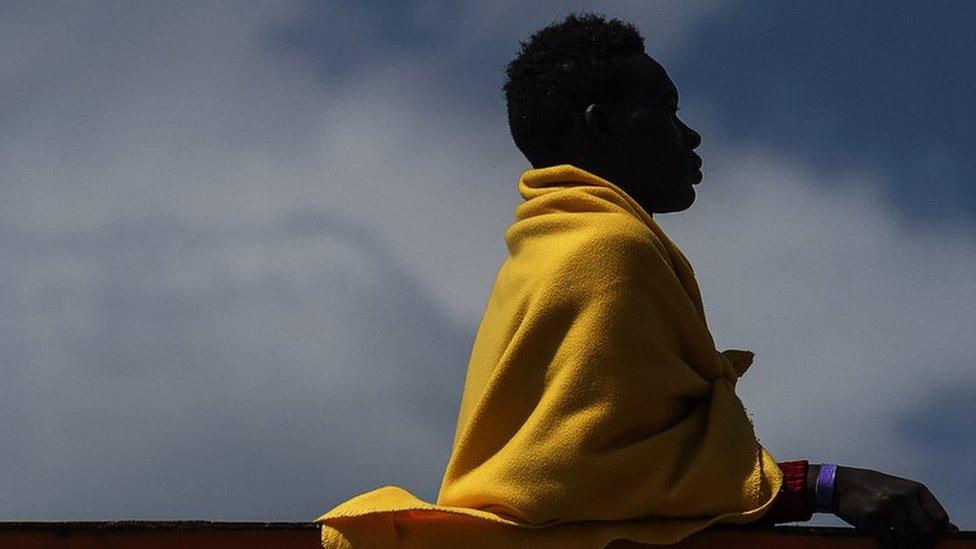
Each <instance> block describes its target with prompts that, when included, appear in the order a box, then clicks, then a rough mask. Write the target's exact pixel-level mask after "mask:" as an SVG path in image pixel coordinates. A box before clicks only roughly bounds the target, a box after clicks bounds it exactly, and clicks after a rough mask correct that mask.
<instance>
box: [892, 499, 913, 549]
mask: <svg viewBox="0 0 976 549" xmlns="http://www.w3.org/2000/svg"><path fill="white" fill-rule="evenodd" d="M888 520H889V524H890V525H891V528H892V532H893V534H894V537H895V540H894V541H895V547H897V548H898V549H903V548H904V549H909V548H914V547H915V544H916V543H917V542H918V533H917V532H915V527H914V526H912V521H911V520H910V519H909V518H908V515H906V514H905V511H903V510H902V508H901V505H897V504H896V505H892V506H891V507H890V508H889V510H888Z"/></svg>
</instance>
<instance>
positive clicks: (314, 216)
mask: <svg viewBox="0 0 976 549" xmlns="http://www.w3.org/2000/svg"><path fill="white" fill-rule="evenodd" d="M28 243H29V244H28ZM4 244H5V245H4V248H3V249H2V250H0V251H2V253H3V254H4V256H5V257H8V258H12V257H15V258H16V259H18V261H16V262H15V263H14V266H10V263H7V265H8V267H7V268H5V271H6V272H5V273H4V274H5V275H7V278H6V280H7V281H8V282H7V284H6V288H7V291H6V292H5V293H4V294H3V297H4V299H3V308H4V310H6V311H16V312H17V313H18V314H17V316H15V317H13V316H10V315H8V316H6V317H5V320H6V322H5V324H6V325H5V326H4V329H5V330H4V345H3V347H2V349H3V358H4V359H5V360H3V364H4V366H5V371H4V380H5V382H4V384H3V388H2V393H3V395H2V399H0V400H2V403H3V404H2V408H3V417H4V421H3V422H2V423H0V424H2V425H3V427H4V433H3V434H4V436H5V439H6V441H7V444H6V445H5V448H6V450H5V451H4V454H5V467H4V468H3V470H2V471H0V473H2V475H3V482H2V484H3V486H4V488H3V493H2V498H0V515H2V516H4V517H7V518H17V517H20V518H34V519H41V518H50V519H57V518H72V519H81V518H101V519H109V518H127V517H144V518H145V517H156V518H178V517H185V518H192V517H197V518H234V519H248V518H250V519H274V518H278V519H292V520H294V519H299V518H303V517H304V518H311V515H313V514H314V513H315V512H316V511H317V510H319V509H322V508H324V507H328V506H330V505H331V504H334V499H335V498H337V497H340V496H348V495H352V494H353V493H356V492H358V491H362V490H365V489H367V488H369V487H377V486H380V485H382V484H386V483H399V484H401V485H405V486H409V487H411V488H412V489H414V490H416V491H417V492H418V493H419V494H422V495H423V496H425V497H433V492H432V491H433V490H434V489H436V486H437V483H438V481H439V476H437V473H436V472H437V471H439V470H440V469H441V468H442V467H443V465H444V464H445V463H446V459H447V455H448V453H449V451H450V442H451V437H452V435H453V427H454V416H453V414H452V413H448V412H450V411H456V408H457V406H458V398H459V395H460V388H461V382H462V380H463V374H464V370H465V367H466V364H467V353H468V351H469V348H470V347H469V346H470V342H471V338H472V337H473V334H471V333H469V332H467V331H465V330H462V329H460V328H459V327H457V326H456V325H454V324H453V323H452V322H451V321H450V320H449V319H448V317H447V316H446V314H445V313H444V311H442V310H440V309H439V307H438V306H436V305H434V303H433V302H432V301H431V300H430V299H428V298H427V297H426V296H424V295H423V292H422V291H421V290H420V289H419V288H418V287H417V286H416V285H415V284H414V283H413V282H412V281H411V278H410V276H408V275H406V274H405V273H404V272H403V271H402V269H401V268H400V267H399V266H398V265H397V264H396V262H395V261H394V260H393V259H391V257H390V256H389V255H388V254H387V253H386V252H385V250H384V249H383V245H382V244H381V243H379V242H377V240H376V239H375V238H374V237H373V236H371V235H370V233H369V230H368V229H366V228H363V227H360V226H357V225H356V224H355V223H353V222H351V221H349V220H343V219H339V218H337V217H335V216H330V215H326V214H323V213H320V212H301V213H298V214H296V215H293V216H288V217H286V218H284V219H282V220H281V221H280V222H276V223H272V224H268V225H256V226H243V227H237V228H230V229H227V228H225V229H223V230H221V231H207V230H200V229H191V228H188V227H186V226H185V225H183V224H181V223H179V222H178V221H173V220H167V219H164V218H159V219H155V220H147V219H142V220H140V221H139V222H137V223H133V222H118V223H113V224H110V225H108V226H107V227H105V228H104V229H103V230H101V231H98V232H93V233H87V234H86V233H75V234H70V235H56V236H53V237H47V238H38V237H36V236H32V235H26V234H20V235H18V234H16V233H15V232H14V231H9V230H8V231H6V238H5V243H4ZM18 250H19V251H18ZM15 320H16V321H15ZM28 368H29V369H28ZM117 494H128V495H126V496H124V497H123V498H122V499H121V500H119V499H116V498H115V497H114V496H113V495H117Z"/></svg>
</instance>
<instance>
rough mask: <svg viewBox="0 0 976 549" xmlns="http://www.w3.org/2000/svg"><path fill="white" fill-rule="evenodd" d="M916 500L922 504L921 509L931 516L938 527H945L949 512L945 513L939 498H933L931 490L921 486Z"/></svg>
mask: <svg viewBox="0 0 976 549" xmlns="http://www.w3.org/2000/svg"><path fill="white" fill-rule="evenodd" d="M918 500H919V502H921V504H922V509H925V512H926V513H927V514H928V515H929V516H930V517H932V522H934V523H935V525H936V526H938V527H940V528H945V526H946V524H948V523H949V513H946V510H945V508H944V507H942V504H941V503H939V500H937V499H935V496H933V495H932V492H930V491H929V489H928V488H925V487H923V488H922V490H921V491H920V492H919V494H918Z"/></svg>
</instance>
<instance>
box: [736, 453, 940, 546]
mask: <svg viewBox="0 0 976 549" xmlns="http://www.w3.org/2000/svg"><path fill="white" fill-rule="evenodd" d="M778 465H779V466H780V469H781V470H782V471H783V477H784V478H783V487H782V488H781V489H780V492H779V494H778V495H777V497H776V499H775V500H774V501H773V506H772V508H771V509H770V510H769V512H767V513H766V514H765V515H764V516H763V517H762V518H761V519H760V520H758V521H756V522H755V523H754V524H755V525H757V526H772V525H773V524H778V523H783V522H797V521H806V520H809V519H810V518H811V516H812V513H813V512H814V509H815V508H816V505H815V498H816V487H817V477H818V475H819V474H820V464H819V463H816V464H811V463H808V462H806V461H805V460H799V461H787V462H782V463H779V464H778ZM826 512H830V513H833V514H834V515H835V516H837V517H838V518H840V519H841V520H843V521H845V522H847V523H848V524H850V525H852V526H854V527H855V528H857V529H858V530H861V531H863V532H866V533H868V534H871V535H873V536H875V537H876V538H877V539H878V540H879V541H880V542H881V544H882V546H899V547H901V546H909V547H932V546H934V545H936V544H937V543H939V542H940V541H941V540H942V538H943V537H944V536H945V533H946V532H952V531H958V530H959V528H957V527H956V526H955V525H954V524H952V523H951V522H949V515H948V513H946V510H945V509H944V508H943V507H942V505H941V504H940V503H939V501H938V500H937V499H936V498H935V496H934V495H932V492H930V491H929V489H928V488H927V487H926V486H925V485H924V484H922V483H920V482H916V481H913V480H909V479H905V478H900V477H895V476H891V475H886V474H884V473H880V472H878V471H873V470H870V469H859V468H856V467H841V466H838V467H837V473H836V477H835V479H834V498H833V501H832V502H831V508H830V510H828V511H826Z"/></svg>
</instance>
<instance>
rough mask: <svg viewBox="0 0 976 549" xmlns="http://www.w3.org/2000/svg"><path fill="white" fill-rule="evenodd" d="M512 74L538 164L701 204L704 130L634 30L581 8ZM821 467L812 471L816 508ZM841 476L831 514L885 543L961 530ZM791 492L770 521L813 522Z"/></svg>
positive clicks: (870, 478)
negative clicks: (681, 112) (687, 116)
mask: <svg viewBox="0 0 976 549" xmlns="http://www.w3.org/2000/svg"><path fill="white" fill-rule="evenodd" d="M508 76H509V80H508V82H506V84H505V91H506V92H507V99H508V109H509V124H510V128H511V131H512V136H513V138H514V140H515V143H516V145H517V146H518V148H519V149H520V150H521V151H522V153H523V154H524V155H525V156H526V158H527V159H528V160H529V162H530V163H531V164H532V166H533V167H534V168H543V167H546V166H553V165H559V164H571V165H573V166H576V167H578V168H581V169H583V170H586V171H588V172H590V173H593V174H596V175H598V176H600V177H602V178H604V179H606V180H608V181H610V182H612V183H614V184H616V185H617V186H618V187H620V188H621V189H623V190H624V191H626V192H627V194H629V195H630V196H631V197H632V198H633V199H634V200H636V201H637V202H638V203H639V204H640V205H641V206H642V207H643V208H644V210H646V211H647V213H648V214H650V215H653V213H664V212H678V211H682V210H685V209H687V208H689V207H691V205H692V204H693V203H694V201H695V185H697V184H698V183H700V182H701V181H702V172H701V167H702V159H701V157H699V156H698V155H697V154H696V153H695V152H694V150H695V149H696V148H697V147H698V146H699V145H700V144H701V136H700V135H699V134H698V133H697V132H696V131H695V130H693V129H692V128H690V127H689V126H688V125H687V124H685V123H684V122H682V121H681V119H680V118H679V116H678V114H677V111H678V91H677V88H676V87H675V85H674V83H673V82H672V81H671V79H670V78H669V77H668V74H667V71H666V70H665V69H664V67H662V66H661V65H660V64H659V63H658V62H657V61H655V60H654V59H652V58H651V57H650V56H649V55H647V54H646V53H645V52H644V50H643V38H641V37H640V35H639V33H638V31H637V29H636V28H634V27H633V26H632V25H630V24H627V23H624V22H621V21H618V20H610V21H606V20H605V19H604V18H603V17H601V16H598V15H595V14H584V15H575V14H571V15H570V16H569V17H567V18H566V19H565V20H564V21H563V22H561V23H560V24H557V25H551V26H549V27H547V28H546V29H543V31H540V32H537V33H536V34H535V35H534V36H533V40H532V41H531V42H530V43H528V44H525V43H523V50H522V52H521V55H520V56H519V57H518V58H516V59H515V60H514V61H512V62H511V64H510V65H509V67H508ZM795 463H796V462H793V463H791V464H795ZM820 469H821V465H820V464H809V466H808V467H807V468H806V471H805V475H804V477H805V482H803V483H802V491H803V498H804V502H805V503H806V504H807V510H809V509H811V508H813V507H814V503H815V502H814V501H813V498H814V494H815V491H816V486H817V479H818V476H819V473H820ZM835 475H836V476H835V479H834V493H833V499H834V501H832V502H830V508H829V511H830V512H833V513H834V514H835V515H836V516H838V517H840V518H841V519H843V520H844V521H846V522H847V523H849V524H851V525H853V526H855V527H856V528H858V529H860V530H862V531H865V532H868V533H870V534H873V535H875V536H877V537H878V538H879V540H881V541H882V542H883V543H887V544H896V545H897V546H898V547H929V546H932V545H934V544H936V543H937V542H938V541H939V540H940V539H941V538H942V537H943V535H944V532H946V531H947V530H958V529H957V528H956V527H955V526H954V525H952V524H951V523H950V522H949V517H948V515H947V513H946V511H945V509H944V508H943V507H942V506H941V505H940V504H939V502H938V501H937V499H936V498H935V497H934V496H933V495H932V493H931V492H930V491H929V490H928V488H926V487H925V486H924V485H923V484H921V483H919V482H915V481H912V480H908V479H904V478H898V477H894V476H890V475H886V474H884V473H880V472H877V471H873V470H869V469H860V468H855V467H843V466H841V467H837V468H836V473H835ZM784 486H785V484H784ZM786 490H788V487H786V488H784V492H785V491H786ZM781 495H782V497H780V498H778V500H777V502H776V503H775V504H774V507H773V509H771V510H770V511H769V513H768V514H767V515H766V517H765V518H764V519H763V520H761V521H760V522H765V523H767V524H769V523H776V522H790V521H795V520H801V519H805V518H809V515H807V516H806V517H804V514H805V513H804V511H803V510H798V509H784V505H785V504H784V503H783V502H785V501H786V500H788V499H789V496H788V495H783V494H781ZM818 510H819V509H818ZM824 510H827V509H824Z"/></svg>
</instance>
